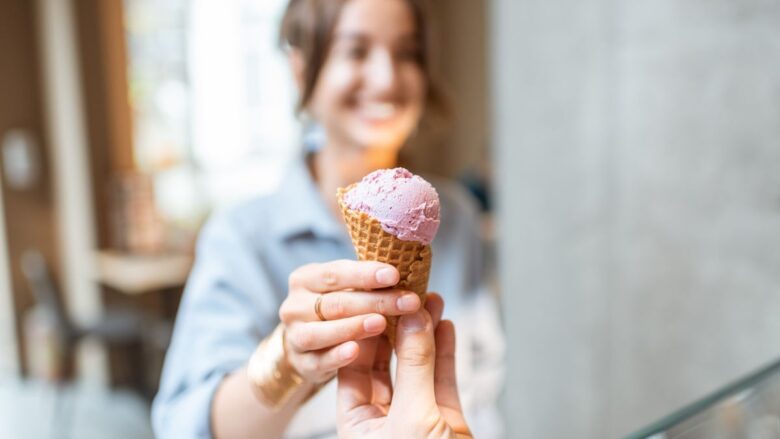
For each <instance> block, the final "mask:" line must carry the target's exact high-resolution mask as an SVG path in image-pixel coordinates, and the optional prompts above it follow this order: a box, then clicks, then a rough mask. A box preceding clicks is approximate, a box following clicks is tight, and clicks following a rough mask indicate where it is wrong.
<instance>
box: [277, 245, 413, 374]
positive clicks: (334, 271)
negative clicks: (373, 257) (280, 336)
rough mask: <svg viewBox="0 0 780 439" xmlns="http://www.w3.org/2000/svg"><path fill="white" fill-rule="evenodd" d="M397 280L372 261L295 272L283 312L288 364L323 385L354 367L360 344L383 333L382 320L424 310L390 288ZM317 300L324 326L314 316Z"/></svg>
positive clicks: (384, 266) (395, 273)
mask: <svg viewBox="0 0 780 439" xmlns="http://www.w3.org/2000/svg"><path fill="white" fill-rule="evenodd" d="M398 281H399V274H398V270H396V269H395V267H393V266H392V265H388V264H383V263H380V262H371V261H349V260H339V261H333V262H327V263H323V264H309V265H305V266H303V267H301V268H299V269H297V270H295V271H294V272H293V273H292V274H291V275H290V278H289V290H288V295H287V299H285V301H284V302H283V303H282V306H281V308H280V310H279V317H280V318H281V320H282V322H283V323H284V324H285V326H286V334H285V349H286V352H287V356H288V361H289V362H290V364H292V366H293V367H295V369H296V370H297V371H298V373H299V374H301V376H303V378H304V379H305V380H307V381H309V382H311V383H313V384H319V383H322V382H325V381H327V380H329V379H330V378H332V377H333V376H334V375H335V373H336V371H337V370H338V369H339V368H341V367H344V366H346V365H348V364H350V363H351V362H353V361H354V360H355V359H356V358H358V354H359V352H360V348H359V346H358V344H357V343H356V341H357V340H362V339H365V338H368V337H373V336H376V335H379V334H381V333H382V332H383V331H384V330H385V326H386V325H387V322H386V320H385V317H384V316H399V315H403V314H409V313H414V312H415V311H417V310H418V309H419V308H420V298H419V297H418V296H417V295H416V294H414V293H413V292H410V291H403V290H399V289H390V288H389V287H392V286H395V285H396V284H397V283H398ZM381 288H384V289H383V290H381V291H370V290H376V289H381ZM318 298H319V300H320V304H319V311H320V314H321V317H322V318H324V320H325V321H323V320H322V319H321V318H320V316H318V315H317V312H316V308H317V300H318Z"/></svg>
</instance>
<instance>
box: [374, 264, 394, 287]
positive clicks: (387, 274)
mask: <svg viewBox="0 0 780 439" xmlns="http://www.w3.org/2000/svg"><path fill="white" fill-rule="evenodd" d="M374 276H375V277H376V281H377V282H379V283H380V284H382V285H387V286H392V285H395V284H397V283H398V272H397V271H396V270H394V269H392V268H380V269H379V270H377V271H376V274H374Z"/></svg>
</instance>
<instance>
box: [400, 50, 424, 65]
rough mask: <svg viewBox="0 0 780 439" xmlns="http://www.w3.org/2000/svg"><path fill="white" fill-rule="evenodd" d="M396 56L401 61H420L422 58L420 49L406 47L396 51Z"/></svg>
mask: <svg viewBox="0 0 780 439" xmlns="http://www.w3.org/2000/svg"><path fill="white" fill-rule="evenodd" d="M396 56H398V59H401V60H403V61H412V62H420V61H421V60H422V51H420V50H419V49H417V48H406V49H401V50H400V51H398V53H397V55H396Z"/></svg>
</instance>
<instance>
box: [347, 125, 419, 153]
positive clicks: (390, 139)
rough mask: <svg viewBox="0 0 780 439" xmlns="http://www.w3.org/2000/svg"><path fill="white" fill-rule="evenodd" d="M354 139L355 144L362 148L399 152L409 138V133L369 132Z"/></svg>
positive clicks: (396, 131)
mask: <svg viewBox="0 0 780 439" xmlns="http://www.w3.org/2000/svg"><path fill="white" fill-rule="evenodd" d="M355 138H356V140H357V142H356V143H357V144H359V145H362V146H363V147H364V148H372V149H395V150H399V149H401V147H402V146H403V144H404V143H406V139H408V138H409V133H408V132H407V131H404V132H399V131H398V130H371V132H364V133H361V135H358V136H356V137H355Z"/></svg>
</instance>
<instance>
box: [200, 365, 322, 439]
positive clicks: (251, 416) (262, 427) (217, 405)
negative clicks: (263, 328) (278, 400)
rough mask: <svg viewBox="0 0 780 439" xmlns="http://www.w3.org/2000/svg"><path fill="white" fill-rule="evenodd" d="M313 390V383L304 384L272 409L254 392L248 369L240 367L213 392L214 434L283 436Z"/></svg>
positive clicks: (225, 438)
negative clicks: (283, 402) (282, 403)
mask: <svg viewBox="0 0 780 439" xmlns="http://www.w3.org/2000/svg"><path fill="white" fill-rule="evenodd" d="M311 391H312V385H311V384H303V385H301V386H300V387H299V388H298V389H297V390H296V391H295V393H294V394H293V395H292V397H291V398H290V399H289V401H288V402H287V403H285V404H284V405H283V406H281V407H280V408H278V409H277V410H273V409H271V408H270V407H268V406H267V405H265V404H264V403H263V402H262V401H260V400H259V399H258V398H257V397H255V395H254V394H253V392H252V388H251V384H250V382H249V379H248V378H247V374H246V369H245V368H242V369H240V370H237V371H235V372H233V373H232V374H230V375H228V376H226V377H225V379H224V380H223V381H222V384H220V386H219V388H218V389H217V392H216V394H215V395H214V401H213V402H212V405H211V425H212V432H213V433H214V437H215V438H216V439H230V438H245V437H254V438H258V439H277V438H281V437H282V435H283V434H284V431H285V430H286V429H287V425H288V424H289V423H290V420H291V419H292V417H293V415H295V412H296V411H297V410H298V407H300V405H301V403H302V402H303V400H304V399H305V398H306V396H307V395H309V394H310V393H311Z"/></svg>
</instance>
